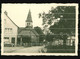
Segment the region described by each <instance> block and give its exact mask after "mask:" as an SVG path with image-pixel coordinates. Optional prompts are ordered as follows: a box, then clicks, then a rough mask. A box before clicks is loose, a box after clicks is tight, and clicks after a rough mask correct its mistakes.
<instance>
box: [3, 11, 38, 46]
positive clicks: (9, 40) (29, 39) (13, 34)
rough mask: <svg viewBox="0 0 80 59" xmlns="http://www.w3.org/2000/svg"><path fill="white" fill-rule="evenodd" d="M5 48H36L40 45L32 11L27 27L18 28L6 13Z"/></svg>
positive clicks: (29, 13)
mask: <svg viewBox="0 0 80 59" xmlns="http://www.w3.org/2000/svg"><path fill="white" fill-rule="evenodd" d="M3 20H4V25H3V26H4V27H3V28H4V35H3V36H4V37H3V38H4V39H3V41H4V46H12V45H14V46H36V45H38V44H39V34H38V33H37V32H36V31H35V30H34V28H33V21H32V17H31V11H30V10H29V12H28V16H27V19H26V21H25V23H26V26H25V27H19V26H17V25H16V24H15V23H14V22H13V21H12V20H11V19H10V17H9V16H8V14H7V12H6V11H5V12H4V16H3Z"/></svg>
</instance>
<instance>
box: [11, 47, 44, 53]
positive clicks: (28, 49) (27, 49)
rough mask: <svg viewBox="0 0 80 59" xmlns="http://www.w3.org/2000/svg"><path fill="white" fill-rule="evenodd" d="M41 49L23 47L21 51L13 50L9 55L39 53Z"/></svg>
mask: <svg viewBox="0 0 80 59" xmlns="http://www.w3.org/2000/svg"><path fill="white" fill-rule="evenodd" d="M41 48H43V46H33V47H25V48H22V49H18V50H15V51H13V52H11V53H40V52H39V51H40V49H41Z"/></svg>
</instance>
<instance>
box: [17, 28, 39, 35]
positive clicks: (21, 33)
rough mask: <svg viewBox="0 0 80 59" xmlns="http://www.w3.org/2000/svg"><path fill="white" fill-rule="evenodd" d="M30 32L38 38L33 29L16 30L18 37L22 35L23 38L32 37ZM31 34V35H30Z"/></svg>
mask: <svg viewBox="0 0 80 59" xmlns="http://www.w3.org/2000/svg"><path fill="white" fill-rule="evenodd" d="M31 31H32V32H33V33H34V34H35V35H36V36H39V34H38V33H37V32H36V31H35V30H34V29H29V28H24V27H22V28H19V29H18V35H23V36H26V35H28V36H30V35H34V34H33V33H31ZM30 33H31V34H30Z"/></svg>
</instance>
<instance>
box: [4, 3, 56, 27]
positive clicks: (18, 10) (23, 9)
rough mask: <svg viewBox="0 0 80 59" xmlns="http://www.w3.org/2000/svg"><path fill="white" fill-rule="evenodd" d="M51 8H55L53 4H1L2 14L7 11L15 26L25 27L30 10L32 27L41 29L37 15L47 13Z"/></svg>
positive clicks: (40, 20)
mask: <svg viewBox="0 0 80 59" xmlns="http://www.w3.org/2000/svg"><path fill="white" fill-rule="evenodd" d="M51 7H56V6H55V5H53V4H2V12H4V11H7V13H8V16H9V17H10V18H11V19H12V21H13V22H14V23H15V24H16V25H18V26H19V27H25V21H26V19H27V15H28V12H29V9H30V11H31V16H32V21H33V27H36V26H39V27H41V28H42V18H39V13H43V12H45V13H48V11H49V10H50V9H51Z"/></svg>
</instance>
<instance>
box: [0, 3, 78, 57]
mask: <svg viewBox="0 0 80 59" xmlns="http://www.w3.org/2000/svg"><path fill="white" fill-rule="evenodd" d="M1 6H2V7H1V21H2V22H1V28H2V30H1V32H2V34H1V55H26V56H28V55H29V56H31V55H33V56H34V55H36V56H37V55H53V56H78V4H77V3H66V4H63V3H41V4H40V3H38V4H36V3H21V4H20V3H2V5H1Z"/></svg>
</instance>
